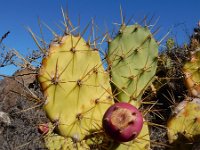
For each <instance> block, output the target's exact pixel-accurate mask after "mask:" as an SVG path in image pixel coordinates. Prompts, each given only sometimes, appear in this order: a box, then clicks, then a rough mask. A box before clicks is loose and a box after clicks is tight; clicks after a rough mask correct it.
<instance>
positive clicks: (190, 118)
mask: <svg viewBox="0 0 200 150" xmlns="http://www.w3.org/2000/svg"><path fill="white" fill-rule="evenodd" d="M167 129H168V138H169V142H170V143H173V142H175V141H176V140H177V139H178V138H179V135H182V136H184V137H185V138H187V139H188V140H189V141H193V138H194V137H196V136H199V135H200V99H199V98H194V99H193V100H192V101H187V100H185V101H183V102H181V103H180V104H179V105H178V106H177V108H176V111H175V115H174V116H173V117H172V118H171V119H170V120H169V121H168V124H167Z"/></svg>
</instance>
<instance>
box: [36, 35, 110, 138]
mask: <svg viewBox="0 0 200 150" xmlns="http://www.w3.org/2000/svg"><path fill="white" fill-rule="evenodd" d="M39 81H40V84H41V88H42V90H43V92H44V96H45V97H46V102H45V104H44V110H45V111H46V114H47V116H48V117H49V118H50V120H51V121H52V122H54V123H55V124H57V127H56V128H57V130H58V133H59V134H60V135H62V136H64V137H70V138H72V139H73V140H76V141H81V140H82V139H83V138H84V137H86V136H88V135H89V134H90V133H91V132H95V131H96V130H99V129H101V126H102V124H101V122H102V121H101V120H102V117H103V115H104V112H105V111H106V110H107V108H108V107H109V106H110V105H112V104H113V100H112V94H111V87H110V84H109V76H108V74H107V73H106V72H105V71H104V68H103V66H102V62H101V59H100V56H99V53H98V51H97V50H94V49H92V48H90V46H89V44H87V43H86V42H85V41H84V39H83V38H82V37H81V36H80V35H78V36H73V35H66V36H63V37H62V38H60V39H59V41H57V42H53V43H52V44H51V45H50V48H49V51H48V54H47V56H46V57H45V58H44V59H43V61H42V66H41V69H40V72H39Z"/></svg>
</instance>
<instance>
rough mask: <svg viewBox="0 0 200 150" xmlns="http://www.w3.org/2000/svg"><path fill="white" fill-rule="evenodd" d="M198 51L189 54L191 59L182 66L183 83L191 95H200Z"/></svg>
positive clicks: (199, 60) (199, 57)
mask: <svg viewBox="0 0 200 150" xmlns="http://www.w3.org/2000/svg"><path fill="white" fill-rule="evenodd" d="M199 66H200V51H197V52H195V53H194V54H191V60H190V61H188V62H186V63H185V65H184V67H183V72H184V74H185V84H186V87H187V88H188V91H189V94H191V96H195V97H200V67H199Z"/></svg>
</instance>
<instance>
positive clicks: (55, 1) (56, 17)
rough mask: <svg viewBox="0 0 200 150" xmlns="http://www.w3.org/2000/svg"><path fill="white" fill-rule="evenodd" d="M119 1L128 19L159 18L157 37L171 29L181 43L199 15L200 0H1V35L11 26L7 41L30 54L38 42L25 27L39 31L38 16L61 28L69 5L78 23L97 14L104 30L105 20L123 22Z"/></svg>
mask: <svg viewBox="0 0 200 150" xmlns="http://www.w3.org/2000/svg"><path fill="white" fill-rule="evenodd" d="M120 5H121V6H122V9H123V14H124V15H125V16H126V20H128V19H129V18H130V17H131V16H133V20H134V21H139V20H141V19H142V18H144V16H145V15H148V16H149V18H150V17H151V16H152V15H154V16H155V19H156V18H159V21H158V25H157V27H158V26H160V27H161V28H160V32H159V33H158V35H157V37H156V38H157V39H158V40H159V39H161V38H162V37H163V36H164V35H165V34H166V33H167V32H168V31H169V30H170V31H171V35H172V36H176V38H177V40H178V43H183V42H185V41H187V40H188V35H187V32H188V33H191V32H192V28H193V27H194V26H196V24H197V21H198V20H199V19H200V10H199V6H200V0H192V1H191V0H190V1H189V0H151V1H150V0H1V3H0V12H1V13H0V37H1V36H2V35H3V34H4V33H6V32H7V31H8V30H9V31H10V32H11V33H10V34H9V36H8V37H7V38H6V39H5V40H4V44H6V45H7V46H8V47H9V48H15V49H16V50H18V51H20V53H22V54H27V53H29V52H30V50H32V49H36V46H35V44H34V42H33V40H32V38H31V36H30V34H29V33H28V32H27V30H26V27H27V26H28V27H30V28H31V29H32V30H33V31H34V32H36V33H38V32H39V27H38V21H37V19H38V17H39V18H40V19H41V20H42V21H43V22H45V23H46V24H48V25H49V26H50V27H52V29H54V30H56V31H58V32H59V29H58V28H57V27H56V24H60V22H61V21H62V20H63V19H62V14H61V6H62V7H63V9H64V10H66V8H67V9H68V12H69V17H70V19H71V21H72V22H73V23H74V25H75V26H76V25H77V24H78V16H80V18H81V19H80V21H81V25H83V26H86V25H87V23H88V22H89V21H90V19H91V18H95V22H96V24H97V25H98V26H99V27H100V28H101V29H102V30H103V31H104V30H105V24H106V25H107V26H108V29H109V30H112V28H113V23H120V10H119V8H120ZM44 33H45V37H46V39H47V41H48V40H50V39H52V38H53V36H52V35H51V33H50V32H48V31H47V30H45V29H44ZM13 71H14V68H13V67H7V68H6V69H5V68H4V69H0V74H11V73H13Z"/></svg>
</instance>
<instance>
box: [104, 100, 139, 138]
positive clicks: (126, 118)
mask: <svg viewBox="0 0 200 150" xmlns="http://www.w3.org/2000/svg"><path fill="white" fill-rule="evenodd" d="M142 126H143V117H142V114H141V112H140V111H139V110H138V109H137V108H136V107H134V106H133V105H131V104H129V103H125V102H120V103H116V104H114V105H112V106H111V107H110V108H108V110H107V111H106V113H105V114H104V117H103V128H104V130H105V132H106V134H108V135H109V136H110V137H111V138H113V139H114V140H115V141H118V142H128V141H131V140H133V139H135V138H136V137H137V136H138V134H139V133H140V131H141V129H142Z"/></svg>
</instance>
